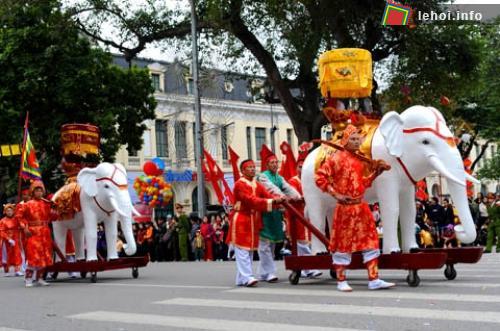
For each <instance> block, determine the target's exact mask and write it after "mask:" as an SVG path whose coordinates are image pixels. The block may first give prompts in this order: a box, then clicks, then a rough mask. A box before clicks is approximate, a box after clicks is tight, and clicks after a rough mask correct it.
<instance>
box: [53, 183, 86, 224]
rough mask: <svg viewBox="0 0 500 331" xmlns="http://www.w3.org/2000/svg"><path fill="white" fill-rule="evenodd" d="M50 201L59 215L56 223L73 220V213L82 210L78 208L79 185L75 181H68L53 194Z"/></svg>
mask: <svg viewBox="0 0 500 331" xmlns="http://www.w3.org/2000/svg"><path fill="white" fill-rule="evenodd" d="M52 200H53V201H54V205H55V209H56V211H57V214H58V215H59V217H58V219H57V220H58V221H66V220H71V219H73V218H74V217H75V213H77V212H79V211H81V210H82V207H81V206H80V185H78V183H77V182H76V181H70V182H69V183H67V184H66V185H64V186H63V187H61V188H60V189H59V190H58V191H57V192H56V194H54V197H53V198H52Z"/></svg>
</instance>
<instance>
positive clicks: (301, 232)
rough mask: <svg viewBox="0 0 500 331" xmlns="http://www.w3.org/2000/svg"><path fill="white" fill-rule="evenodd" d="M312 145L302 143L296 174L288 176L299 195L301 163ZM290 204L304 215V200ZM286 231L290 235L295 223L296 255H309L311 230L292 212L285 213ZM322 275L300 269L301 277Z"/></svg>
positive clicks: (300, 191)
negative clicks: (292, 225) (286, 219)
mask: <svg viewBox="0 0 500 331" xmlns="http://www.w3.org/2000/svg"><path fill="white" fill-rule="evenodd" d="M311 147H312V144H309V143H304V144H302V145H301V146H300V147H299V157H298V158H297V175H296V176H294V177H292V178H290V180H289V181H288V183H289V184H290V185H291V186H292V187H293V188H294V189H295V190H296V191H297V192H298V193H299V194H300V195H301V196H303V195H304V193H303V192H302V182H301V179H300V178H301V175H302V165H303V164H304V161H305V159H306V157H307V154H308V153H309V149H310V148H311ZM291 204H292V205H293V206H294V207H295V209H296V210H297V211H298V212H300V213H301V214H302V215H304V207H305V204H304V200H303V199H301V200H299V201H294V202H291ZM287 218H288V220H289V221H288V222H287V232H288V235H291V233H292V229H291V224H292V223H293V224H295V236H296V240H297V255H311V254H312V252H311V231H309V230H308V229H307V228H306V227H305V226H304V225H302V223H300V222H299V221H298V220H294V218H295V216H294V214H292V213H287ZM321 275H322V272H321V271H319V270H302V272H301V277H307V278H316V277H319V276H321Z"/></svg>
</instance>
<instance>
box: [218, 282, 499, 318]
mask: <svg viewBox="0 0 500 331" xmlns="http://www.w3.org/2000/svg"><path fill="white" fill-rule="evenodd" d="M365 286H366V284H365ZM226 292H228V293H242V294H266V295H297V296H303V297H342V298H347V297H349V298H376V299H398V300H427V301H430V300H433V301H437V300H442V301H459V302H500V296H498V295H476V294H448V293H417V292H401V291H396V290H391V291H361V292H357V291H354V292H352V293H349V295H348V296H346V294H345V293H342V292H339V291H337V290H336V289H335V288H333V287H331V288H329V289H328V290H326V291H324V290H309V289H286V288H273V289H271V288H252V289H249V288H237V289H232V290H228V291H226ZM499 315H500V314H499Z"/></svg>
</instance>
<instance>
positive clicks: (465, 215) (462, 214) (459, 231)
mask: <svg viewBox="0 0 500 331" xmlns="http://www.w3.org/2000/svg"><path fill="white" fill-rule="evenodd" d="M447 182H448V190H449V191H450V195H451V198H452V200H453V204H454V205H455V207H456V208H457V210H458V217H459V218H460V222H461V223H462V225H461V226H460V225H458V226H455V233H456V236H457V239H458V240H460V241H461V242H463V243H465V244H470V243H472V242H474V240H476V226H475V225H474V221H473V220H472V215H471V213H470V208H469V202H468V201H467V192H466V189H465V187H464V186H462V185H459V184H457V183H455V182H452V181H450V180H448V181H447Z"/></svg>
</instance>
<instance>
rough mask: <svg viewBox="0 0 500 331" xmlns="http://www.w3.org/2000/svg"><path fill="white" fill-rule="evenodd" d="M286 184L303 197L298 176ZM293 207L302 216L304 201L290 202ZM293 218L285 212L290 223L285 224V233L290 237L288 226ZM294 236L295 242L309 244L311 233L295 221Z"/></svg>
mask: <svg viewBox="0 0 500 331" xmlns="http://www.w3.org/2000/svg"><path fill="white" fill-rule="evenodd" d="M288 183H289V184H290V185H291V186H292V187H293V188H294V189H295V190H297V192H299V194H300V195H301V196H304V194H303V192H302V183H301V181H300V178H299V176H294V177H292V178H290V180H289V181H288ZM292 205H293V207H295V209H296V210H297V211H298V212H299V213H300V214H301V215H304V207H305V203H304V201H302V200H301V201H297V202H295V201H294V202H292ZM294 217H295V216H294V215H293V214H292V213H288V212H287V219H289V220H290V222H287V232H288V234H289V235H290V233H291V232H290V231H291V229H290V224H291V223H292V222H293V221H292V220H293V218H294ZM294 223H295V235H296V240H297V241H298V242H305V243H310V242H311V231H309V230H308V229H307V228H306V227H305V226H304V225H303V224H302V223H301V222H299V221H295V222H294Z"/></svg>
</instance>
